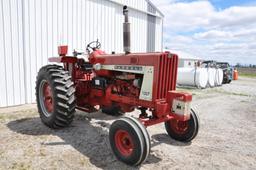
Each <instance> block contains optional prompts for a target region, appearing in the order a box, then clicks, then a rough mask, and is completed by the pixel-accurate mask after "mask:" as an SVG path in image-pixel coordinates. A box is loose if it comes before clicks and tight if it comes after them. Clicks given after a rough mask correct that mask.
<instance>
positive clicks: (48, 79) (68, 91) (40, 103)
mask: <svg viewBox="0 0 256 170" xmlns="http://www.w3.org/2000/svg"><path fill="white" fill-rule="evenodd" d="M74 93H75V88H74V83H73V82H72V80H71V77H70V76H69V73H68V72H67V71H65V70H63V68H62V67H61V66H57V65H47V66H44V67H42V68H41V69H40V70H39V72H38V76H37V81H36V101H37V108H38V112H39V114H40V118H41V120H42V122H43V123H44V124H46V125H47V126H48V127H51V128H60V127H66V126H68V125H70V123H71V122H72V120H73V118H74V113H75V94H74Z"/></svg>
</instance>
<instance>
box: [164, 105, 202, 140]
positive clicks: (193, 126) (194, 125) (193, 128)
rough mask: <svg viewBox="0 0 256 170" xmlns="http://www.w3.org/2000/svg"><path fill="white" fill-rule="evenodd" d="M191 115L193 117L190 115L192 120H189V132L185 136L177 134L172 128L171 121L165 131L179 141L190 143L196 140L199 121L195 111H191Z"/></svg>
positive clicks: (167, 123)
mask: <svg viewBox="0 0 256 170" xmlns="http://www.w3.org/2000/svg"><path fill="white" fill-rule="evenodd" d="M190 113H191V115H190V119H189V120H188V130H187V131H186V132H185V133H184V134H177V133H176V132H175V131H174V130H173V129H172V128H171V121H170V120H169V121H166V122H165V129H166V131H167V133H168V135H169V136H170V137H171V138H173V139H175V140H178V141H183V142H190V141H191V140H192V139H194V138H195V136H196V135H197V133H198V130H199V120H198V118H197V115H196V114H195V112H194V111H193V110H191V112H190Z"/></svg>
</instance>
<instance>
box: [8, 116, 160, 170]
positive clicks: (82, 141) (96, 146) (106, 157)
mask: <svg viewBox="0 0 256 170" xmlns="http://www.w3.org/2000/svg"><path fill="white" fill-rule="evenodd" d="M100 114H101V118H100ZM95 116H96V117H98V116H99V120H98V119H97V121H96V122H93V123H92V118H93V119H94V117H95ZM111 117H112V116H103V115H102V113H96V114H95V115H94V116H90V115H89V116H88V115H87V114H80V113H78V115H76V116H75V119H74V121H73V123H72V125H71V126H70V127H67V128H63V129H59V130H54V129H50V128H48V127H47V126H45V125H44V124H43V123H42V122H41V120H40V118H39V117H33V118H23V119H18V120H15V121H11V122H9V123H8V124H7V127H8V128H9V129H10V130H12V131H14V132H16V133H20V134H24V135H32V136H42V135H53V136H58V137H60V138H61V139H62V140H63V142H42V143H41V145H43V146H45V147H47V146H49V147H54V146H60V145H70V146H72V147H73V148H75V149H76V150H77V151H79V152H80V153H81V154H83V155H85V156H86V157H88V158H89V161H90V163H92V164H93V165H95V166H97V167H98V168H102V169H111V170H112V169H120V168H121V169H140V166H139V167H130V166H127V165H126V164H124V163H122V162H120V161H118V160H117V159H116V158H115V156H114V154H113V153H112V151H111V147H110V144H109V139H108V129H109V127H110V123H108V122H106V121H104V120H105V119H107V120H111V119H110V118H111ZM112 119H113V120H114V119H116V117H115V118H114V117H112ZM159 161H161V159H160V158H158V157H156V156H154V155H152V154H150V155H149V157H148V159H147V160H146V161H145V162H144V164H154V163H157V162H159Z"/></svg>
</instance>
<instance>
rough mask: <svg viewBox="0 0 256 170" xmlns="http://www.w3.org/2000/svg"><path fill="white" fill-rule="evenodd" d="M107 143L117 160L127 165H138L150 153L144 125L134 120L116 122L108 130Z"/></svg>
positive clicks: (125, 119)
mask: <svg viewBox="0 0 256 170" xmlns="http://www.w3.org/2000/svg"><path fill="white" fill-rule="evenodd" d="M109 141H110V145H111V148H112V150H113V153H114V154H115V156H116V157H117V159H119V160H120V161H122V162H124V163H126V164H128V165H132V166H137V165H140V164H141V163H143V162H144V161H145V160H146V159H147V157H148V155H149V152H150V139H149V135H148V133H147V131H146V129H145V127H144V125H142V124H141V122H140V121H139V120H137V119H135V118H131V117H123V118H121V119H118V120H116V121H115V122H114V123H113V124H112V125H111V127H110V129H109Z"/></svg>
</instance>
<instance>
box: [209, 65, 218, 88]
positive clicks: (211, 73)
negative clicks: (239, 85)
mask: <svg viewBox="0 0 256 170" xmlns="http://www.w3.org/2000/svg"><path fill="white" fill-rule="evenodd" d="M207 72H208V86H210V87H214V86H215V77H216V69H215V68H207Z"/></svg>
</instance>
